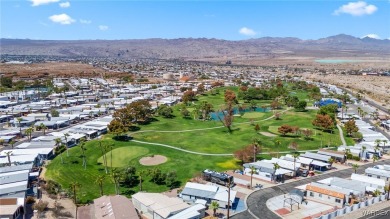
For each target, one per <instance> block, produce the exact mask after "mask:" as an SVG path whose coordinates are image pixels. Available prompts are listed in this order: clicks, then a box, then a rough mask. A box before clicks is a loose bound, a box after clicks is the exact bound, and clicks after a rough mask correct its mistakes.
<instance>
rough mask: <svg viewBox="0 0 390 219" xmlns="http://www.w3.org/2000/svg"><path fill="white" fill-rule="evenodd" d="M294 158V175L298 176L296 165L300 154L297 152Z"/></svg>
mask: <svg viewBox="0 0 390 219" xmlns="http://www.w3.org/2000/svg"><path fill="white" fill-rule="evenodd" d="M292 156H293V158H294V173H295V174H294V175H296V174H297V173H296V170H295V163H296V161H297V158H298V157H299V154H298V153H297V152H295V153H294V154H293V155H292Z"/></svg>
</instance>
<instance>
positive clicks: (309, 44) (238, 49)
mask: <svg viewBox="0 0 390 219" xmlns="http://www.w3.org/2000/svg"><path fill="white" fill-rule="evenodd" d="M0 49H1V54H8V55H49V56H50V55H52V56H67V57H72V56H88V57H110V58H157V59H188V60H191V59H192V60H196V59H215V58H218V57H221V58H227V59H229V58H232V59H235V58H237V57H240V58H243V57H244V58H249V59H251V58H255V59H257V58H259V59H262V58H264V59H270V58H278V57H286V56H288V57H291V56H292V57H294V56H296V57H300V56H306V57H307V56H310V57H318V58H321V57H382V58H383V57H390V40H387V39H386V40H379V39H373V38H368V37H366V38H362V39H361V38H356V37H353V36H349V35H345V34H340V35H336V36H330V37H326V38H321V39H318V40H301V39H298V38H292V37H287V38H278V37H263V38H257V39H248V40H240V41H229V40H220V39H206V38H196V39H195V38H179V39H159V38H155V39H140V40H29V39H0Z"/></svg>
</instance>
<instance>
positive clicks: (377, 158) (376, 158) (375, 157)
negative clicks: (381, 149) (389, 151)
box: [372, 154, 379, 163]
mask: <svg viewBox="0 0 390 219" xmlns="http://www.w3.org/2000/svg"><path fill="white" fill-rule="evenodd" d="M377 160H379V157H378V155H376V154H375V155H374V157H373V158H372V162H373V163H375V161H377Z"/></svg>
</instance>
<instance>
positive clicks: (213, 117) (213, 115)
mask: <svg viewBox="0 0 390 219" xmlns="http://www.w3.org/2000/svg"><path fill="white" fill-rule="evenodd" d="M269 111H270V108H260V107H256V108H255V109H253V108H246V109H241V110H239V108H237V107H236V108H234V109H233V113H234V115H239V114H241V113H247V112H262V113H265V112H269ZM219 117H220V118H221V119H222V118H223V113H222V112H212V113H210V119H211V120H219Z"/></svg>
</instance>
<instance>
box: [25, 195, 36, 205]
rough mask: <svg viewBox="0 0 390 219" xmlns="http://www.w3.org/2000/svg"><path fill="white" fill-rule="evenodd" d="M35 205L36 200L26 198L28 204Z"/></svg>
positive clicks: (30, 197) (29, 197)
mask: <svg viewBox="0 0 390 219" xmlns="http://www.w3.org/2000/svg"><path fill="white" fill-rule="evenodd" d="M34 203H35V198H34V197H32V196H28V197H27V198H26V204H34Z"/></svg>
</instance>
